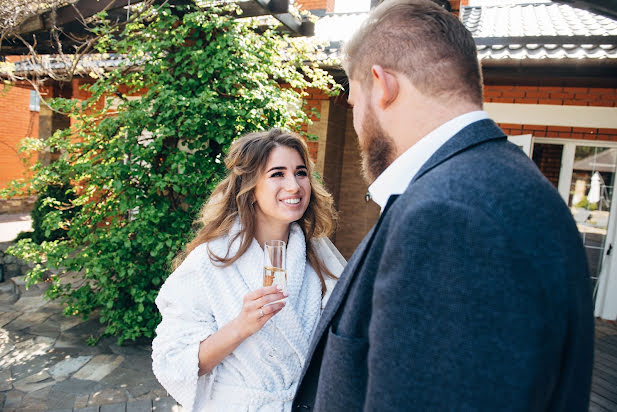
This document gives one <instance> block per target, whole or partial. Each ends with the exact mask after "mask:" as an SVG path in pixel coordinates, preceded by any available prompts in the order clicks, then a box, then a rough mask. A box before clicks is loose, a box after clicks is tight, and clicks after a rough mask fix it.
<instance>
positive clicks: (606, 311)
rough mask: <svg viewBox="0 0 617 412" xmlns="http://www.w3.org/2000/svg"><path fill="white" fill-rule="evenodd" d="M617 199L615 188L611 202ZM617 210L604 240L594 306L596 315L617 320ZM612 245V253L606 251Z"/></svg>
mask: <svg viewBox="0 0 617 412" xmlns="http://www.w3.org/2000/svg"><path fill="white" fill-rule="evenodd" d="M616 201H617V190H613V198H612V199H611V204H613V205H615V204H617V203H615V202H616ZM616 215H617V210H616V211H615V213H613V212H612V211H611V213H610V215H609V222H608V232H607V233H606V240H605V242H604V250H603V251H602V259H603V260H602V268H601V269H600V273H599V274H598V285H597V294H596V302H595V307H594V315H595V316H598V317H600V318H602V319H608V320H617V299H616V298H615V296H617V262H616V261H615V259H614V256H615V253H616V252H615V249H616V247H617V244H615V231H616V230H617V227H616V225H617V223H616V222H617V220H616ZM611 245H612V251H611V254H610V255H607V254H606V252H607V251H608V248H609V247H611Z"/></svg>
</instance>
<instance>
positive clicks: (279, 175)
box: [270, 172, 283, 177]
mask: <svg viewBox="0 0 617 412" xmlns="http://www.w3.org/2000/svg"><path fill="white" fill-rule="evenodd" d="M270 177H283V172H275V173H272V176H270Z"/></svg>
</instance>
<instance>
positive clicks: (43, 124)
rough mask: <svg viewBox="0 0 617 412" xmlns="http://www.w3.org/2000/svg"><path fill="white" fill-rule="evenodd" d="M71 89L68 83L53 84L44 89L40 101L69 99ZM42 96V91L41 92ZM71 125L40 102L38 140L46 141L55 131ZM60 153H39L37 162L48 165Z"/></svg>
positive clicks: (68, 120)
mask: <svg viewBox="0 0 617 412" xmlns="http://www.w3.org/2000/svg"><path fill="white" fill-rule="evenodd" d="M71 90H72V87H71V85H70V84H69V83H64V84H58V83H54V84H51V85H49V86H47V87H45V92H46V93H45V94H46V95H44V96H41V98H42V99H45V100H48V99H52V98H54V97H68V98H70V97H71ZM41 94H43V90H41ZM70 125H71V121H70V119H69V117H68V116H65V115H63V114H60V113H57V112H54V111H52V110H51V109H50V108H49V107H48V106H47V105H46V104H44V103H43V102H41V111H40V112H39V138H41V139H48V138H50V137H51V136H52V135H53V134H54V132H55V131H56V130H62V129H66V128H67V127H69V126H70ZM59 156H60V153H55V152H50V151H47V150H46V151H44V152H41V153H39V160H40V161H41V162H42V163H43V164H46V165H48V164H50V163H51V162H53V161H54V160H56V159H58V157H59Z"/></svg>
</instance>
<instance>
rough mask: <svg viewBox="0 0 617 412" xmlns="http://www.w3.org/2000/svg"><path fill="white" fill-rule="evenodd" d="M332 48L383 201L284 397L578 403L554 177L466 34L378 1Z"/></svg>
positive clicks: (577, 266) (571, 294) (578, 314)
mask: <svg viewBox="0 0 617 412" xmlns="http://www.w3.org/2000/svg"><path fill="white" fill-rule="evenodd" d="M343 61H344V68H345V71H346V73H347V75H348V77H349V83H350V93H349V103H350V104H351V105H353V113H354V128H355V130H356V132H357V134H358V140H359V144H360V148H361V151H362V155H363V168H364V172H365V175H366V178H367V179H368V180H369V183H371V186H370V188H369V190H370V192H371V195H372V198H373V200H374V201H375V202H377V203H378V204H379V205H380V206H381V207H382V212H381V216H380V218H379V220H378V222H377V223H376V224H375V226H374V227H373V228H372V230H371V231H370V232H369V233H368V235H367V236H366V237H365V238H364V240H363V241H362V243H361V244H360V245H359V247H358V248H357V250H356V251H355V253H354V254H353V256H352V257H351V259H350V261H349V263H348V265H347V267H346V269H345V271H344V272H343V274H342V275H341V277H340V280H339V282H338V285H337V287H336V288H335V290H334V291H333V293H332V296H331V298H330V300H329V302H328V305H327V306H326V308H325V309H324V313H323V315H322V318H321V320H320V323H319V325H318V327H317V330H316V332H315V335H314V338H313V342H312V345H311V349H310V352H309V358H308V360H307V362H306V364H305V365H304V370H303V373H302V379H301V382H300V385H299V387H298V391H297V393H296V397H295V399H294V408H295V409H296V410H299V411H306V410H313V411H327V412H336V411H346V412H347V411H380V412H382V411H416V410H417V411H458V410H471V411H565V410H572V411H584V410H587V409H588V403H589V391H590V385H591V371H592V358H593V315H592V300H591V291H590V279H589V275H588V269H587V262H586V256H585V251H584V248H583V245H582V242H581V239H580V236H579V233H578V231H577V228H576V225H575V223H574V221H573V219H572V216H571V214H570V212H569V210H568V208H567V206H566V204H565V203H564V202H563V200H562V199H561V197H560V196H559V194H558V192H557V191H556V190H555V188H554V187H553V186H552V185H551V183H550V182H549V181H548V180H547V179H546V178H545V177H544V176H543V175H542V174H541V173H540V171H539V170H538V169H537V167H536V166H535V165H534V163H533V162H532V161H531V160H530V159H529V158H528V157H527V156H525V154H524V153H523V152H522V151H521V150H520V149H519V148H518V147H516V146H515V145H513V144H511V143H509V142H508V141H507V139H506V136H505V135H504V133H503V131H502V130H500V129H499V127H498V126H497V125H496V124H495V123H494V122H493V121H492V120H490V119H489V118H488V115H487V114H486V113H485V112H483V111H482V80H481V72H480V67H479V63H478V58H477V54H476V47H475V44H474V41H473V38H472V36H471V34H470V33H469V32H468V31H467V30H466V29H465V27H464V26H463V24H462V23H461V22H460V21H459V20H458V19H457V18H456V17H455V16H454V15H452V14H450V13H448V12H447V11H445V10H444V9H442V8H441V7H439V6H437V5H436V4H434V3H432V2H430V1H428V0H386V1H385V2H383V3H382V4H381V5H380V6H378V7H377V8H376V9H374V10H373V11H372V12H371V14H370V16H369V17H368V19H367V20H366V22H365V23H364V25H363V26H362V27H361V28H360V29H359V31H358V32H357V33H356V34H355V35H354V37H353V38H352V39H351V40H350V41H349V42H348V43H347V45H346V47H345V53H344V60H343Z"/></svg>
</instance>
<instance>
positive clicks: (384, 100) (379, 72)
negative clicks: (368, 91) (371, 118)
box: [371, 64, 400, 109]
mask: <svg viewBox="0 0 617 412" xmlns="http://www.w3.org/2000/svg"><path fill="white" fill-rule="evenodd" d="M371 74H372V77H373V93H372V94H373V96H374V97H375V103H376V104H377V106H378V107H379V108H381V109H387V108H388V106H390V104H391V103H392V102H393V101H395V100H396V98H397V97H398V94H399V90H400V86H399V83H398V78H397V77H396V76H395V75H394V74H392V73H391V72H389V71H387V70H386V69H384V68H383V67H382V66H380V65H378V64H374V65H373V67H371Z"/></svg>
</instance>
